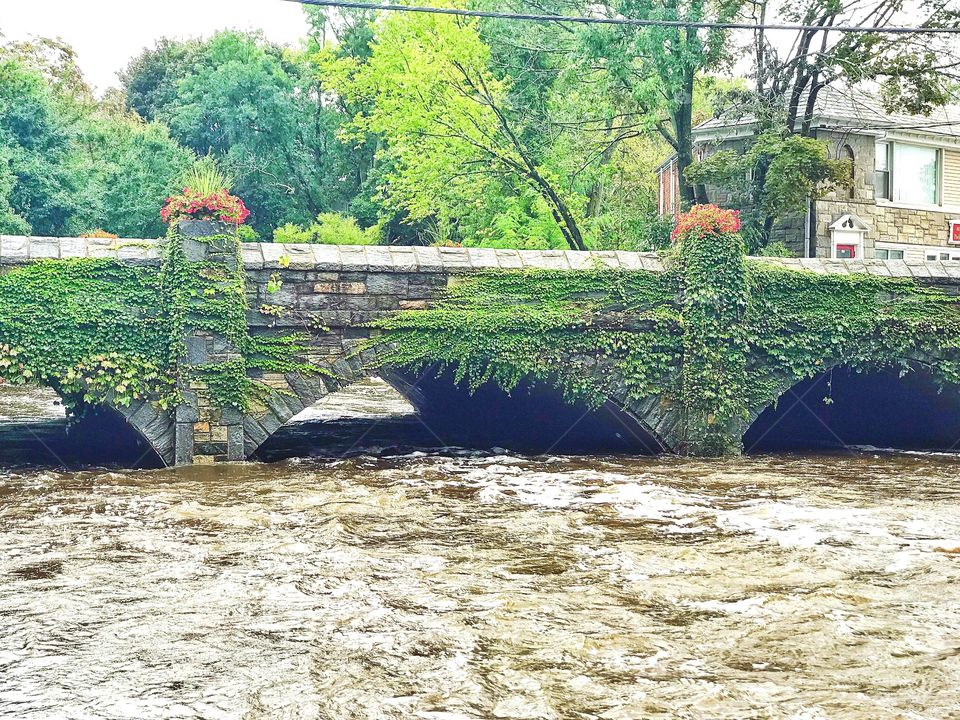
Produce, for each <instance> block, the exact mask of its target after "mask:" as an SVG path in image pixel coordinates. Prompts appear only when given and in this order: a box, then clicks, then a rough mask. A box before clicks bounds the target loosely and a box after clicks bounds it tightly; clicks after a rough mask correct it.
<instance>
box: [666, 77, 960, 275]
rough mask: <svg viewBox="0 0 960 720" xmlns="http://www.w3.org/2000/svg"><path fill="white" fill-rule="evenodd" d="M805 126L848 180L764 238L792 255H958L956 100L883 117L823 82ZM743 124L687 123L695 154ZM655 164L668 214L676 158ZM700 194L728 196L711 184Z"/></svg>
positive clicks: (738, 136)
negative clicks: (849, 174)
mask: <svg viewBox="0 0 960 720" xmlns="http://www.w3.org/2000/svg"><path fill="white" fill-rule="evenodd" d="M813 126H814V128H815V132H816V137H817V138H819V139H821V140H824V141H826V142H827V144H828V147H829V151H830V153H831V154H832V155H833V157H836V158H841V159H848V160H850V161H851V162H852V165H853V178H852V183H851V186H850V187H849V188H844V189H843V190H841V191H838V192H834V193H830V194H828V195H825V196H823V197H820V198H813V199H811V200H810V202H809V203H808V208H807V212H806V213H803V214H801V215H800V216H797V217H791V218H787V219H785V220H782V221H780V222H779V223H778V224H777V225H776V226H775V228H774V230H773V238H772V239H773V240H780V241H782V242H783V243H784V244H785V245H787V247H789V248H790V249H791V250H793V252H794V253H795V254H796V255H797V256H800V257H833V258H881V259H890V260H894V259H906V260H930V261H933V260H939V261H944V260H947V261H960V107H947V108H942V109H939V110H935V111H934V112H933V113H932V114H931V115H930V116H927V117H924V116H913V115H891V114H888V113H885V112H884V111H883V109H882V107H881V106H880V103H879V102H878V101H877V100H876V98H874V97H873V96H871V95H868V94H866V93H863V92H858V91H853V90H850V89H832V88H830V89H825V90H824V91H823V92H821V94H820V96H819V98H818V102H817V107H816V114H815V116H814V122H813ZM753 131H754V122H753V120H752V118H750V117H741V118H737V119H736V120H726V119H723V118H715V119H712V120H708V121H707V122H704V123H701V124H700V125H698V126H697V127H696V128H694V131H693V135H694V142H695V148H696V152H697V153H698V156H699V157H703V156H705V155H706V154H709V153H710V152H712V151H714V150H715V149H719V148H734V149H736V148H738V147H739V148H743V147H744V146H745V145H746V144H747V143H748V142H749V141H750V138H751V137H752V135H753ZM657 172H658V175H659V191H660V192H659V203H660V205H659V209H660V213H661V214H662V215H669V214H675V213H676V212H677V211H678V208H679V203H678V191H679V188H678V177H677V166H676V159H675V158H670V159H669V160H667V161H666V162H665V163H664V164H663V165H661V166H660V167H659V168H658V169H657ZM707 195H708V197H709V199H710V201H711V202H716V203H718V204H720V205H724V204H728V203H729V202H730V201H731V199H732V198H731V197H730V196H729V193H727V192H723V191H721V190H720V189H718V188H709V187H708V188H707Z"/></svg>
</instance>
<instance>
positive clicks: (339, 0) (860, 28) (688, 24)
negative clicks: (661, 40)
mask: <svg viewBox="0 0 960 720" xmlns="http://www.w3.org/2000/svg"><path fill="white" fill-rule="evenodd" d="M284 1H285V2H295V3H299V4H300V5H315V6H317V7H330V8H355V9H359V10H393V11H399V12H415V13H430V14H434V15H457V16H460V17H476V18H493V19H498V20H523V21H528V22H565V23H581V24H595V25H632V26H634V27H664V28H696V29H706V30H770V31H777V30H785V31H792V32H801V31H804V30H814V31H824V32H836V33H861V34H864V33H882V34H887V35H921V34H922V35H960V27H902V26H901V27H897V26H890V27H882V26H873V25H831V26H824V25H789V24H788V25H777V24H772V25H758V24H753V23H742V22H697V21H692V20H643V19H640V18H627V17H588V16H583V15H531V14H527V13H507V12H492V11H487V10H468V9H463V8H443V7H427V6H423V5H395V4H393V3H367V2H356V1H355V0H284Z"/></svg>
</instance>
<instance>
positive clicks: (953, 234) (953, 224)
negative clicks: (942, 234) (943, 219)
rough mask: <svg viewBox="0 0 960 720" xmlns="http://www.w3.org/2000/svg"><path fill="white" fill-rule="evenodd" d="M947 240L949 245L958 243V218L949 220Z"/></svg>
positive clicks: (959, 221)
mask: <svg viewBox="0 0 960 720" xmlns="http://www.w3.org/2000/svg"><path fill="white" fill-rule="evenodd" d="M947 242H948V243H950V244H951V245H960V220H951V221H950V235H949V236H948V237H947Z"/></svg>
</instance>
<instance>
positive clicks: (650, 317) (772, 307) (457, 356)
mask: <svg viewBox="0 0 960 720" xmlns="http://www.w3.org/2000/svg"><path fill="white" fill-rule="evenodd" d="M668 260H671V262H670V263H669V266H670V267H669V269H668V271H667V272H664V273H659V274H655V273H647V272H623V271H617V270H589V271H581V272H568V271H548V270H537V271H513V272H493V273H482V274H478V275H471V276H464V277H454V278H452V279H451V287H450V288H449V289H448V291H447V293H446V294H445V296H444V297H442V298H441V299H440V300H439V301H438V302H437V303H435V304H434V306H433V307H431V308H428V309H425V310H407V311H402V312H399V313H396V314H394V315H392V316H391V317H389V318H388V319H386V320H381V321H378V322H377V323H375V326H376V327H378V328H380V329H381V330H382V331H383V332H382V334H380V335H379V336H377V337H375V338H374V339H373V340H372V341H371V342H370V343H369V344H368V346H370V345H376V346H378V347H379V349H380V352H379V353H378V363H380V364H382V365H396V366H407V367H411V368H413V369H415V370H416V369H422V368H424V367H428V366H432V365H437V366H438V368H439V369H440V370H443V369H445V368H447V367H453V368H455V372H456V378H457V381H458V382H461V381H463V382H465V383H466V384H467V386H468V388H469V389H470V390H471V391H473V390H475V389H476V388H477V387H479V386H480V385H481V384H482V383H484V382H487V381H491V382H494V383H496V384H497V385H499V386H500V387H501V388H503V389H504V390H506V391H507V392H510V391H512V390H513V389H515V388H516V386H517V385H518V383H519V382H520V381H521V380H522V379H524V378H527V379H530V380H533V381H536V382H547V383H551V384H553V385H555V386H557V387H559V388H560V389H561V390H562V391H563V392H564V394H565V396H566V397H567V398H568V399H569V400H570V401H578V402H583V403H585V404H587V405H588V406H591V407H597V406H599V405H601V404H603V403H604V402H605V401H606V400H607V399H609V398H616V399H618V400H619V401H621V402H623V401H629V400H637V399H641V398H644V397H647V396H649V395H651V394H656V395H659V396H661V397H662V398H663V399H664V400H665V402H666V403H667V404H668V405H673V406H674V407H677V408H679V409H680V410H681V411H682V413H683V417H684V420H685V423H684V428H683V431H682V432H683V436H684V440H685V447H681V448H680V449H681V450H684V451H686V452H689V453H692V454H698V455H718V454H730V453H737V452H739V451H740V450H741V436H742V433H743V432H744V431H745V430H746V427H747V423H748V421H749V420H750V419H751V418H752V417H755V416H756V415H757V414H758V413H759V412H760V411H761V410H762V409H763V408H765V407H767V406H769V405H770V404H772V403H776V401H777V399H778V398H779V397H780V395H781V394H782V393H783V392H785V391H786V390H787V389H788V388H789V387H791V386H792V385H794V384H795V383H797V382H799V381H801V380H803V379H805V378H809V377H813V376H816V375H818V374H820V373H823V372H825V371H827V370H828V369H830V368H831V367H833V366H835V365H838V364H843V365H847V366H849V367H852V368H854V369H856V370H858V371H867V370H872V369H899V370H900V371H902V372H909V371H911V370H915V369H917V368H918V367H923V368H925V369H926V370H928V371H929V372H931V373H932V374H933V376H934V378H936V379H937V380H938V381H939V382H941V383H942V384H943V385H952V386H955V387H956V386H960V299H958V298H957V297H955V296H951V295H947V294H945V293H943V292H940V291H938V290H935V289H930V288H926V287H924V286H921V285H919V284H917V283H915V282H913V281H912V280H909V279H895V278H883V277H876V276H872V275H866V274H860V275H820V274H816V273H812V272H808V271H795V270H788V269H784V268H781V267H776V266H772V265H769V264H766V263H763V262H762V261H746V260H745V259H744V256H743V246H742V241H741V240H740V238H739V236H738V235H734V234H729V235H713V236H696V237H691V238H688V239H687V240H686V241H684V242H683V243H682V244H681V245H680V246H679V247H677V248H676V249H675V251H674V253H673V255H672V256H671V257H670V258H668Z"/></svg>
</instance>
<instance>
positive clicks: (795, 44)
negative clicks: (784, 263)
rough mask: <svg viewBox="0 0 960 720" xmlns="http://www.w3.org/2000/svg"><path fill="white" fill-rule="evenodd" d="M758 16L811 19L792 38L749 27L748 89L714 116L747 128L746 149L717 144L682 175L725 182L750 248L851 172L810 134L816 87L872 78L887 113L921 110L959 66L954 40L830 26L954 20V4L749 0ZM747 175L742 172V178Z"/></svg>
mask: <svg viewBox="0 0 960 720" xmlns="http://www.w3.org/2000/svg"><path fill="white" fill-rule="evenodd" d="M751 13H752V18H751V19H753V20H754V21H756V22H757V23H758V24H764V23H771V22H779V21H785V22H793V23H799V24H803V25H807V26H810V27H809V28H808V29H805V30H801V31H797V32H796V33H795V36H794V37H793V41H792V42H787V41H786V40H787V39H786V38H784V37H782V36H780V37H778V41H777V42H776V43H774V42H772V41H771V40H770V38H769V37H768V34H767V32H766V31H764V30H762V29H760V30H757V31H755V32H754V34H753V47H752V53H753V57H752V60H753V64H754V66H753V70H752V73H751V76H752V79H753V83H754V85H753V87H752V88H751V89H749V90H746V91H745V90H741V89H739V88H738V89H736V91H734V92H732V93H730V94H729V96H728V98H727V101H726V107H721V108H720V111H719V113H718V114H720V115H723V116H724V117H727V118H728V119H731V120H733V119H737V118H738V117H739V118H743V119H746V120H749V121H750V124H751V125H752V127H753V138H752V139H751V140H750V141H749V144H750V145H751V147H750V148H749V149H748V150H747V151H746V152H745V153H733V152H725V151H721V152H718V153H715V154H714V155H712V156H710V157H709V158H708V159H706V160H705V161H703V162H702V163H699V164H697V165H694V166H693V167H691V168H690V169H689V170H687V171H686V173H685V178H686V179H687V180H688V181H690V182H709V183H713V184H715V185H718V186H721V187H724V188H727V189H730V190H733V191H734V192H735V193H737V195H738V197H739V204H740V206H741V208H742V209H744V210H745V211H746V215H747V220H748V224H747V227H746V230H747V232H748V234H749V232H750V230H751V229H752V230H753V232H754V234H755V235H757V236H758V237H757V240H756V242H755V243H754V244H755V247H754V248H753V249H757V247H759V246H762V245H764V244H766V242H767V238H769V235H770V231H771V230H772V228H773V226H774V224H775V222H776V221H777V220H779V219H781V218H783V217H786V216H788V215H791V214H797V213H800V212H802V211H803V210H804V209H805V205H806V202H807V200H808V199H809V198H811V197H816V196H817V195H818V194H821V193H824V192H827V191H829V190H831V189H836V188H837V187H839V186H842V185H843V184H845V183H846V182H847V181H848V179H849V177H850V171H851V169H850V167H849V164H848V162H847V161H845V160H843V159H838V158H833V157H830V156H829V154H828V151H827V147H826V143H825V142H823V141H817V140H814V139H813V138H815V136H816V127H815V124H814V120H815V117H816V114H817V112H818V110H819V107H818V102H819V101H820V100H821V98H822V97H823V91H824V90H825V89H826V88H829V87H832V86H841V85H842V86H847V87H850V86H853V85H856V84H857V83H862V82H865V81H868V82H870V83H873V84H879V85H878V86H879V88H880V96H881V98H882V100H883V104H884V105H885V107H886V109H887V110H888V111H890V112H904V111H905V112H908V113H919V114H923V113H929V112H930V110H931V109H932V108H934V107H936V106H937V105H942V104H944V103H946V102H948V101H949V100H950V98H951V93H952V92H953V88H954V84H955V82H956V79H957V78H958V77H960V76H958V71H957V69H958V68H960V54H958V48H957V44H956V42H955V41H952V40H949V39H945V38H938V37H936V36H931V35H923V34H921V33H907V34H897V35H884V34H882V33H858V34H842V33H838V32H836V31H835V30H833V29H832V28H834V27H835V26H837V25H859V26H864V25H870V26H877V27H887V26H891V25H908V24H909V25H917V26H934V27H936V26H957V25H958V23H960V11H957V10H951V9H949V8H948V6H947V4H946V3H943V2H940V0H914V1H912V2H911V1H910V0H868V1H867V2H862V1H861V0H789V1H788V2H785V3H781V4H779V5H776V6H774V5H772V4H770V2H769V0H752V4H751ZM747 177H749V178H750V179H749V180H745V178H747Z"/></svg>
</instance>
